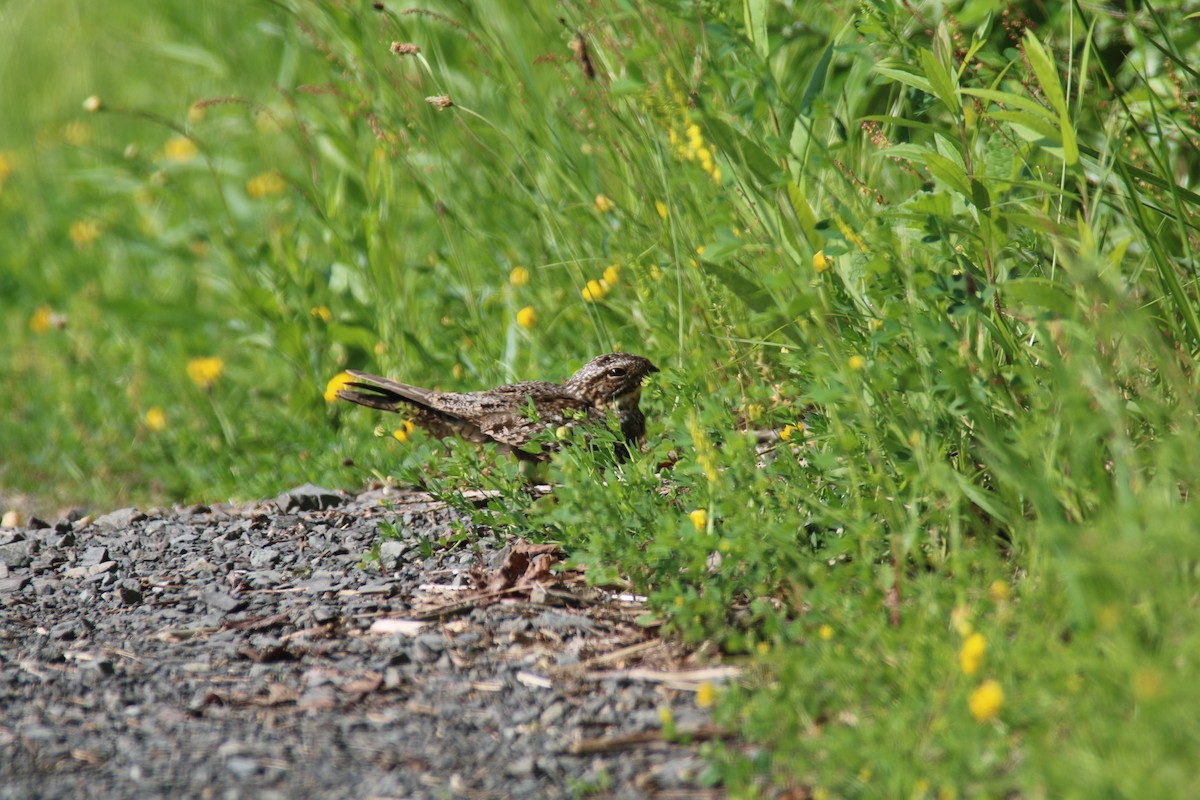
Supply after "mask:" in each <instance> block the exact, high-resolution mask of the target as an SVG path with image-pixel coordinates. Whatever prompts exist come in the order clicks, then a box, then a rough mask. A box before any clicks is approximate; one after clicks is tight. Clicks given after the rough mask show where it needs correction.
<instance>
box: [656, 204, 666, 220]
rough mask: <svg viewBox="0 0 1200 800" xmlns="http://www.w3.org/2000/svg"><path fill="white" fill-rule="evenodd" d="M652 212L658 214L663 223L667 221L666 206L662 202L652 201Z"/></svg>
mask: <svg viewBox="0 0 1200 800" xmlns="http://www.w3.org/2000/svg"><path fill="white" fill-rule="evenodd" d="M654 210H655V211H657V212H658V215H659V216H660V217H662V218H663V220H664V221H665V220H666V219H667V204H666V203H664V202H663V201H662V200H655V201H654Z"/></svg>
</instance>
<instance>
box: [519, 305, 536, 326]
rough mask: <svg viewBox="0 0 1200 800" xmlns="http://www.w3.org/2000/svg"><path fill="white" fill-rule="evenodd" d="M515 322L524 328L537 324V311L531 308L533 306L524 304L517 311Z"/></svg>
mask: <svg viewBox="0 0 1200 800" xmlns="http://www.w3.org/2000/svg"><path fill="white" fill-rule="evenodd" d="M517 324H518V325H520V326H521V327H522V328H526V329H529V328H532V327H533V326H534V325H536V324H537V312H536V311H534V310H533V306H525V307H524V308H522V309H521V310H520V311H518V312H517Z"/></svg>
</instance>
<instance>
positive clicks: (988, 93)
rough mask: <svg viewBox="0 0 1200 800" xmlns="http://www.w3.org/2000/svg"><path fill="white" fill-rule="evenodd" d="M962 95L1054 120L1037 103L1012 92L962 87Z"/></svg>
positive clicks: (1043, 107)
mask: <svg viewBox="0 0 1200 800" xmlns="http://www.w3.org/2000/svg"><path fill="white" fill-rule="evenodd" d="M962 93H963V94H965V95H970V96H972V97H979V98H981V99H983V100H991V101H992V102H993V103H999V104H1000V105H1004V106H1009V107H1011V108H1020V109H1023V110H1025V111H1029V112H1030V113H1033V114H1037V115H1038V116H1042V117H1045V118H1047V119H1051V120H1052V119H1054V118H1055V117H1054V115H1053V114H1052V113H1050V111H1049V110H1048V109H1047V108H1046V107H1045V106H1044V105H1042V104H1041V103H1039V102H1038V101H1036V100H1034V99H1032V98H1029V97H1023V96H1021V95H1019V94H1013V93H1012V92H998V91H995V90H994V89H972V88H970V87H964V88H963V89H962Z"/></svg>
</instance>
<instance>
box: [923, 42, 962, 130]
mask: <svg viewBox="0 0 1200 800" xmlns="http://www.w3.org/2000/svg"><path fill="white" fill-rule="evenodd" d="M920 56H921V67H922V69H924V70H925V77H927V78H928V79H929V85H930V86H931V87H932V88H933V93H934V95H936V96H937V98H938V99H939V100H941V101H942V104H943V105H945V106H946V108H947V109H949V110H950V113H951V114H954V115H958V114H959V113H960V112H961V111H962V101H961V100H959V97H958V86H957V85H956V84H955V82H954V79H953V78H951V77H950V73H949V72H948V71H947V70H946V68H945V65H943V64H942V63H941V62H940V61H938V59H937V57H936V56H935V55H934V54H933V53H931V52H929V51H928V50H922V51H921V52H920Z"/></svg>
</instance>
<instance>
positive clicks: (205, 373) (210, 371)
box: [187, 356, 225, 389]
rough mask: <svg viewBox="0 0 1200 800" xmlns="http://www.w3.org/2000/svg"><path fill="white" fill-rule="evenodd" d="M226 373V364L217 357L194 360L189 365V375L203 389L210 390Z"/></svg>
mask: <svg viewBox="0 0 1200 800" xmlns="http://www.w3.org/2000/svg"><path fill="white" fill-rule="evenodd" d="M224 371H225V362H224V361H223V360H221V359H220V358H218V357H217V356H205V357H202V358H193V359H192V360H191V361H189V362H188V363H187V375H188V377H189V378H191V379H192V383H194V384H196V385H197V386H199V387H200V388H201V389H210V388H212V385H213V384H214V383H216V381H217V378H219V377H221V373H222V372H224Z"/></svg>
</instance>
